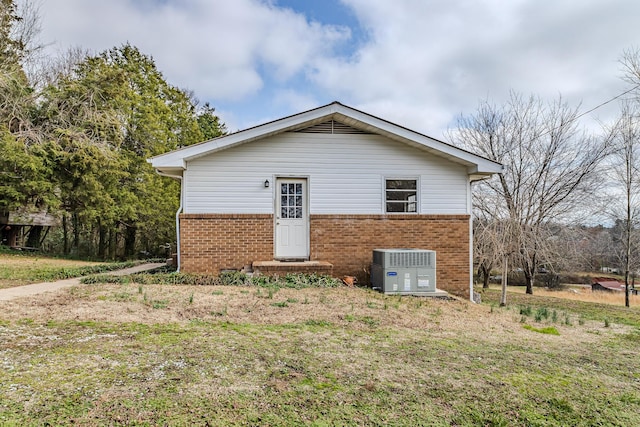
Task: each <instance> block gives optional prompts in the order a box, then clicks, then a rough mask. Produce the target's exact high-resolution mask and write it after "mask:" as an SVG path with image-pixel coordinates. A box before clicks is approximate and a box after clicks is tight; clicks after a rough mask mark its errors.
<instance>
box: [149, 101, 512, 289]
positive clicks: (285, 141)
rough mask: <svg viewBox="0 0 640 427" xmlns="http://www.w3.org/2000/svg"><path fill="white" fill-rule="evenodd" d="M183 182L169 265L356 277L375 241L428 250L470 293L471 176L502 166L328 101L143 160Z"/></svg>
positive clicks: (452, 284) (449, 278) (445, 275)
mask: <svg viewBox="0 0 640 427" xmlns="http://www.w3.org/2000/svg"><path fill="white" fill-rule="evenodd" d="M149 162H150V163H151V165H152V166H153V167H154V168H155V169H156V170H157V171H158V173H160V174H162V175H165V176H168V177H172V178H176V179H179V180H180V181H181V182H182V190H181V191H182V194H181V206H180V210H179V211H178V213H177V215H176V216H177V222H178V224H177V226H178V235H179V237H178V242H179V250H178V254H179V256H178V265H179V268H180V269H181V270H182V271H185V272H198V273H212V274H217V273H218V272H220V271H221V270H225V269H243V268H245V269H251V268H254V269H255V268H259V269H260V270H261V271H264V270H265V269H274V268H276V267H274V266H277V265H281V268H282V271H295V270H297V269H300V270H303V271H307V270H309V269H313V268H317V269H320V270H322V271H324V272H328V273H332V274H333V275H335V276H355V277H356V278H357V279H358V281H359V282H360V283H364V280H365V279H366V278H367V277H366V276H367V272H368V270H369V268H370V265H371V262H372V251H373V249H376V248H421V249H430V250H435V251H436V253H437V263H438V264H437V283H438V288H439V289H443V290H446V291H449V292H452V293H455V294H458V295H466V296H469V295H472V293H471V291H472V286H473V284H472V277H473V276H472V268H473V266H472V256H471V249H472V236H471V230H472V228H471V224H470V223H471V211H472V210H471V183H472V182H474V181H477V180H480V179H485V178H487V177H490V176H491V175H492V174H495V173H498V172H500V171H502V165H500V164H499V163H496V162H494V161H491V160H488V159H486V158H484V157H480V156H478V155H475V154H473V153H470V152H468V151H465V150H462V149H460V148H457V147H454V146H452V145H449V144H446V143H444V142H441V141H438V140H436V139H433V138H431V137H428V136H426V135H423V134H420V133H417V132H414V131H412V130H409V129H406V128H404V127H401V126H398V125H395V124H393V123H390V122H388V121H386V120H383V119H380V118H378V117H374V116H372V115H369V114H367V113H364V112H362V111H359V110H356V109H353V108H350V107H347V106H345V105H343V104H340V103H338V102H334V103H331V104H328V105H325V106H323V107H320V108H316V109H313V110H309V111H305V112H302V113H299V114H296V115H293V116H289V117H285V118H282V119H279V120H276V121H273V122H269V123H266V124H263V125H260V126H256V127H253V128H250V129H247V130H243V131H240V132H236V133H232V134H230V135H226V136H222V137H219V138H216V139H213V140H210V141H206V142H203V143H200V144H197V145H193V146H189V147H186V148H183V149H180V150H176V151H172V152H169V153H166V154H163V155H160V156H157V157H154V158H152V159H149Z"/></svg>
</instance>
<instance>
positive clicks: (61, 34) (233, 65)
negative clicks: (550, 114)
mask: <svg viewBox="0 0 640 427" xmlns="http://www.w3.org/2000/svg"><path fill="white" fill-rule="evenodd" d="M21 1H24V0H21ZM32 1H33V0H32ZM18 3H20V1H18ZM39 5H40V17H41V21H42V22H41V24H42V32H41V34H40V39H41V42H42V43H45V44H46V45H47V47H46V49H47V52H48V53H50V54H51V55H57V54H61V53H63V52H64V51H66V50H68V49H69V48H72V47H82V48H85V49H89V50H90V51H92V52H94V53H98V52H101V51H104V50H107V49H110V48H112V47H115V46H121V45H122V44H124V43H127V42H128V43H130V44H132V45H134V46H136V47H138V48H139V49H140V50H141V51H142V52H143V53H145V54H147V55H150V56H152V57H153V59H154V60H155V63H156V65H157V67H158V69H159V70H160V71H161V72H162V73H163V75H164V77H165V79H166V80H167V81H168V82H169V83H170V84H172V85H174V86H177V87H179V88H182V89H188V90H190V91H193V92H194V94H195V96H196V98H197V99H199V100H200V102H201V103H202V104H204V103H205V102H209V103H210V105H211V106H213V107H214V108H215V109H216V112H217V114H218V115H219V116H220V118H221V119H222V121H223V122H225V123H226V125H227V128H228V130H230V131H236V130H241V129H245V128H247V127H251V126H254V125H258V124H261V123H264V122H267V121H271V120H274V119H278V118H281V117H285V116H288V115H291V114H295V113H299V112H302V111H305V110H308V109H311V108H315V107H319V106H322V105H325V104H328V103H330V102H333V101H339V102H341V103H343V104H345V105H348V106H350V107H354V108H357V109H359V110H362V111H365V112H367V113H370V114H373V115H375V116H378V117H380V118H383V119H386V120H389V121H391V122H394V123H396V124H399V125H402V126H405V127H408V128H410V129H413V130H415V131H418V132H420V133H423V134H426V135H429V136H432V137H434V138H437V139H443V140H446V139H447V138H446V132H447V129H451V128H453V127H455V124H456V119H457V118H458V117H460V115H471V114H473V113H474V112H475V110H476V108H477V106H478V103H479V102H480V101H482V100H487V99H488V100H491V102H493V103H495V104H497V105H500V104H502V103H503V102H505V101H506V99H507V98H508V97H509V93H510V91H515V92H518V93H521V94H524V95H530V94H533V95H536V96H539V97H541V98H542V99H544V100H549V101H551V100H555V99H557V98H558V97H559V96H562V97H563V98H564V99H565V100H566V101H567V102H568V103H569V104H570V105H572V106H578V105H580V111H586V110H589V109H591V108H592V107H595V106H596V105H599V104H600V103H602V102H604V101H607V100H609V99H611V98H613V97H615V96H616V95H618V94H620V93H622V92H624V91H625V90H626V89H628V88H629V85H628V84H627V83H625V82H623V81H622V79H621V77H622V67H621V65H620V63H619V60H620V58H621V56H622V54H623V52H624V51H625V50H630V49H634V48H640V30H639V29H638V22H639V19H640V1H637V0H449V1H446V0H392V1H390V0H109V1H104V0H40V2H39ZM616 111H617V106H616V105H615V103H612V104H609V105H608V106H607V107H604V108H600V109H597V110H595V111H594V112H593V113H590V114H589V115H588V116H586V119H587V120H589V121H591V122H592V123H597V122H599V121H605V122H606V121H607V120H611V119H612V118H613V117H614V115H615V113H616Z"/></svg>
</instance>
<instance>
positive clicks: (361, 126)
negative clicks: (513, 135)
mask: <svg viewBox="0 0 640 427" xmlns="http://www.w3.org/2000/svg"><path fill="white" fill-rule="evenodd" d="M329 121H335V122H336V123H339V124H341V125H345V126H346V127H348V128H350V129H352V131H350V132H349V133H370V134H377V135H382V136H384V137H387V138H389V139H392V140H396V141H400V142H403V143H405V144H408V145H410V146H413V147H415V148H418V149H420V150H423V151H426V152H429V153H431V154H433V155H436V156H439V157H444V158H446V159H448V160H450V161H453V162H455V163H459V164H462V165H465V166H466V167H467V172H468V174H469V175H470V176H471V177H472V179H482V178H485V177H488V176H491V175H492V174H494V173H499V172H502V165H501V164H500V163H497V162H494V161H493V160H489V159H487V158H485V157H482V156H478V155H476V154H473V153H471V152H469V151H466V150H463V149H461V148H458V147H455V146H453V145H451V144H447V143H446V142H442V141H439V140H437V139H434V138H431V137H429V136H426V135H423V134H421V133H418V132H415V131H412V130H410V129H407V128H405V127H402V126H399V125H396V124H394V123H391V122H389V121H386V120H383V119H380V118H378V117H375V116H372V115H370V114H367V113H365V112H362V111H359V110H356V109H355V108H351V107H348V106H346V105H343V104H341V103H339V102H337V101H336V102H332V103H331V104H327V105H324V106H322V107H318V108H314V109H312V110H308V111H304V112H302V113H298V114H294V115H292V116H288V117H284V118H282V119H278V120H274V121H272V122H268V123H265V124H262V125H259V126H255V127H252V128H249V129H245V130H242V131H238V132H235V133H231V134H229V135H225V136H221V137H218V138H215V139H212V140H209V141H205V142H201V143H199V144H195V145H190V146H188V147H184V148H181V149H178V150H174V151H171V152H168V153H165V154H161V155H159V156H155V157H152V158H150V159H148V160H147V161H148V162H149V163H151V165H152V166H153V167H154V168H155V169H157V170H158V171H159V172H161V173H164V174H168V175H174V176H180V175H182V171H183V170H184V169H186V167H187V162H188V161H189V160H192V159H195V158H198V157H201V156H205V155H208V154H212V153H215V152H217V151H221V150H225V149H228V148H231V147H234V146H237V145H240V144H245V143H247V142H251V141H256V140H259V139H263V138H266V137H269V136H273V135H277V134H279V133H283V132H295V131H300V130H302V129H305V128H312V127H316V125H323V124H324V123H326V122H329ZM320 127H321V126H320Z"/></svg>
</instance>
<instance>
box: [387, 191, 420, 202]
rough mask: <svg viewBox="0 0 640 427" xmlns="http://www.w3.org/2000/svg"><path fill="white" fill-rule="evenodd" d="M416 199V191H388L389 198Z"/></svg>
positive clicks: (399, 199)
mask: <svg viewBox="0 0 640 427" xmlns="http://www.w3.org/2000/svg"><path fill="white" fill-rule="evenodd" d="M411 199H413V200H415V199H416V193H415V191H412V192H409V191H387V200H389V201H392V200H397V201H407V200H411Z"/></svg>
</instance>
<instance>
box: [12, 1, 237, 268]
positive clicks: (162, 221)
mask: <svg viewBox="0 0 640 427" xmlns="http://www.w3.org/2000/svg"><path fill="white" fill-rule="evenodd" d="M0 2H1V3H2V4H1V6H2V9H0V213H3V212H4V213H6V212H11V211H15V210H23V211H24V210H28V211H31V212H41V211H45V210H46V211H48V212H49V213H53V214H54V215H55V216H56V217H58V218H59V219H60V225H61V226H60V227H56V228H55V232H52V233H50V235H49V236H48V237H47V241H46V244H47V246H48V247H49V249H51V250H52V251H55V252H60V253H64V254H78V255H82V256H92V257H97V258H103V259H113V258H130V257H133V256H135V255H136V254H137V253H138V252H140V251H143V252H145V253H149V254H159V253H160V252H162V251H163V250H164V249H162V251H161V248H164V246H165V244H166V243H173V242H175V228H174V224H175V222H174V220H173V215H174V214H175V212H176V210H177V209H178V206H179V185H178V183H177V182H174V181H173V180H170V179H167V178H164V177H160V176H159V175H157V174H155V173H154V171H153V169H152V168H151V167H150V165H149V164H148V163H147V162H146V159H147V158H149V157H151V156H155V155H158V154H161V153H165V152H167V151H170V150H174V149H176V148H179V147H181V146H187V145H190V144H194V143H197V142H201V141H203V140H206V139H210V138H213V137H216V136H219V135H222V134H224V133H225V132H226V129H225V126H224V124H223V123H221V122H220V120H219V118H218V117H217V116H216V115H215V110H214V109H213V108H212V107H210V106H209V105H208V104H205V105H203V106H199V105H198V102H197V101H196V100H195V99H194V97H193V96H192V94H190V93H189V92H187V91H185V90H182V89H179V88H177V87H175V86H172V85H171V84H170V83H168V82H167V81H166V80H165V79H164V77H163V75H162V73H161V72H160V71H159V70H158V69H157V68H156V65H155V63H154V61H153V58H151V57H150V56H148V55H145V54H144V53H142V52H140V50H139V49H137V48H136V47H135V46H132V45H130V44H125V45H123V46H120V47H114V48H113V49H110V50H108V51H105V52H102V53H99V54H89V53H87V52H83V51H81V50H79V49H75V50H72V51H69V52H68V53H67V54H66V55H65V56H64V57H62V58H44V59H45V60H44V61H43V60H42V58H41V60H40V61H39V66H38V69H37V72H31V73H27V72H25V70H26V66H25V65H26V64H27V63H28V62H29V60H30V58H31V57H30V55H31V54H32V53H33V51H34V50H36V49H37V47H33V46H30V45H29V42H30V40H28V39H25V34H27V35H28V34H29V32H26V31H24V26H25V24H26V25H29V23H25V17H23V16H19V15H18V14H17V11H16V7H15V4H14V3H13V1H12V0H0ZM42 64H47V65H42ZM31 65H32V64H31ZM42 238H43V233H42V227H31V228H30V229H29V234H28V236H26V240H25V245H26V246H36V245H37V244H39V243H40V242H42Z"/></svg>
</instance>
